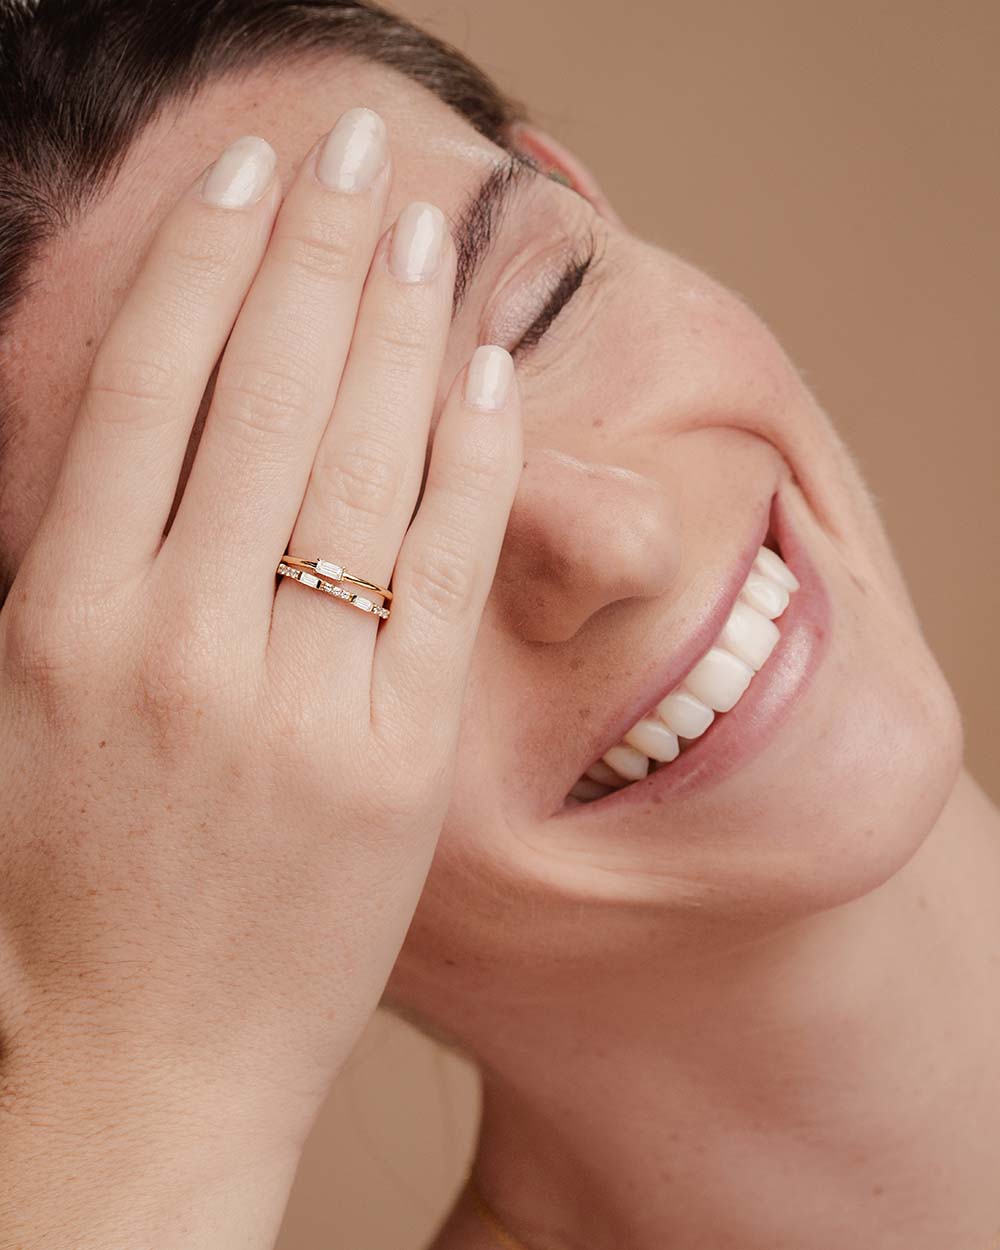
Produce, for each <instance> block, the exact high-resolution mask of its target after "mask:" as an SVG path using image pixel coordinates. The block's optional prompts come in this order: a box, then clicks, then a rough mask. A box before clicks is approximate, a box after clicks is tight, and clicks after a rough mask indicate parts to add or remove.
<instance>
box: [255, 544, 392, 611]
mask: <svg viewBox="0 0 1000 1250" xmlns="http://www.w3.org/2000/svg"><path fill="white" fill-rule="evenodd" d="M277 573H278V575H279V576H280V577H290V578H292V580H293V581H297V582H301V583H302V584H303V585H304V586H310V587H312V589H313V590H321V591H323V592H324V593H325V594H328V595H332V596H333V597H334V598H335V599H343V600H344V602H345V603H349V604H351V605H352V606H353V607H355V608H359V609H360V610H361V611H362V612H369V613H371V614H372V615H373V616H378V617H381V618H382V620H384V621H387V620H388V619H389V615H390V613H391V611H392V609H391V608H386V607H382V606H381V605H380V604H377V603H375V602H373V601H372V600H371V599H368V598H365V597H363V596H361V595H358V594H357V593H355V592H354V591H352V590H348V589H347V588H346V587H344V586H340V585H338V584H337V583H339V582H353V583H354V584H355V585H356V586H362V587H364V588H365V589H366V590H371V591H373V592H374V593H375V594H377V595H381V596H382V597H383V598H384V599H392V591H391V590H388V589H386V588H385V587H383V586H379V585H377V584H376V583H375V582H369V581H366V580H365V579H364V578H362V577H355V576H354V575H353V574H352V573H347V572H346V571H345V570H344V568H343V566H342V565H339V564H333V563H331V562H330V561H329V560H303V559H300V558H299V557H298V556H289V555H286V556H284V557H283V559H282V560H281V562H280V564H279V565H278V568H277Z"/></svg>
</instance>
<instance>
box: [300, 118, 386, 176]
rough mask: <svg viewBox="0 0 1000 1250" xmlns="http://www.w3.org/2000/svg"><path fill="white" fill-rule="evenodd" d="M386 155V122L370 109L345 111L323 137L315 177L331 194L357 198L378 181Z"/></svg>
mask: <svg viewBox="0 0 1000 1250" xmlns="http://www.w3.org/2000/svg"><path fill="white" fill-rule="evenodd" d="M386 154H387V145H386V131H385V122H384V121H383V120H382V118H381V117H379V115H378V113H374V112H372V110H371V109H363V108H362V109H348V110H347V112H346V113H345V114H344V115H343V117H341V119H340V121H339V122H337V124H336V126H334V128H333V129H332V130H331V131H330V133H329V134H328V135H327V136H326V140H325V141H324V143H323V146H322V147H321V148H320V151H319V156H318V157H317V160H316V177H317V178H319V180H320V182H322V183H323V184H324V186H327V187H329V188H330V189H331V190H332V191H348V192H352V193H353V194H355V195H357V194H359V193H360V192H362V191H367V190H368V188H369V187H370V186H371V185H372V183H373V182H374V181H375V179H376V178H377V177H378V175H379V173H380V172H381V170H382V167H383V165H384V164H385V160H386Z"/></svg>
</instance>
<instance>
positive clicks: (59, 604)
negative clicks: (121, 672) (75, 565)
mask: <svg viewBox="0 0 1000 1250" xmlns="http://www.w3.org/2000/svg"><path fill="white" fill-rule="evenodd" d="M122 616H123V609H122V606H121V604H120V603H119V601H118V600H117V599H116V598H115V597H114V596H112V595H110V594H108V593H105V592H103V591H100V590H98V589H97V588H94V589H93V590H91V591H87V590H82V589H79V588H77V589H75V590H74V592H73V593H72V594H70V593H68V592H67V591H66V590H64V589H62V588H61V587H60V584H59V582H58V579H55V580H54V582H53V584H52V585H51V586H45V587H43V592H42V593H36V594H34V595H33V596H30V597H29V596H28V595H27V594H26V593H25V594H24V595H23V597H21V596H19V597H18V599H17V600H16V601H12V602H10V603H8V604H7V606H6V607H5V610H4V613H3V622H4V626H3V654H4V663H5V666H6V668H7V671H8V672H9V673H10V674H11V675H12V676H13V678H14V680H15V681H17V682H18V683H19V684H20V685H23V686H27V687H30V688H33V689H35V690H44V691H47V692H49V694H50V695H54V694H59V693H60V692H63V693H69V692H70V691H72V690H74V689H76V688H78V687H79V686H80V685H81V683H82V682H83V680H84V678H85V675H86V674H88V673H89V672H90V671H91V669H92V668H93V666H94V663H95V661H97V662H99V660H100V657H102V656H106V654H107V652H108V639H109V637H110V636H111V631H112V629H113V628H114V627H115V625H116V623H119V624H120V622H121V619H122Z"/></svg>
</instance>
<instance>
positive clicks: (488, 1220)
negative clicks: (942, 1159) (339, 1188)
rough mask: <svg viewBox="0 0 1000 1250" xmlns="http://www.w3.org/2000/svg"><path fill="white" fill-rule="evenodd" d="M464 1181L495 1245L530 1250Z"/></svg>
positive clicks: (994, 1245) (993, 1245)
mask: <svg viewBox="0 0 1000 1250" xmlns="http://www.w3.org/2000/svg"><path fill="white" fill-rule="evenodd" d="M465 1179H466V1185H467V1187H468V1190H469V1193H470V1194H471V1196H472V1202H473V1205H474V1206H475V1208H476V1212H477V1214H478V1215H479V1218H480V1219H481V1220H482V1221H483V1223H484V1224H485V1225H486V1227H487V1228H488V1229H489V1230H490V1232H491V1233H492V1234H493V1236H494V1237H495V1238H496V1240H497V1243H498V1244H499V1245H501V1246H503V1247H504V1250H530V1247H529V1246H526V1245H525V1244H524V1242H523V1241H518V1240H517V1238H516V1237H515V1236H514V1234H513V1233H512V1232H510V1230H509V1229H508V1228H507V1227H506V1226H505V1225H504V1224H502V1223H501V1221H500V1217H499V1216H498V1215H497V1213H496V1212H495V1211H494V1210H493V1208H492V1207H491V1206H490V1204H489V1203H488V1202H487V1201H486V1199H485V1198H484V1197H483V1195H482V1191H481V1190H480V1188H479V1186H478V1185H477V1184H476V1179H475V1177H474V1176H473V1174H472V1173H471V1172H470V1173H469V1175H468V1176H467V1177H466V1178H465ZM983 1250H1000V1233H998V1234H997V1235H996V1236H995V1237H994V1238H993V1239H992V1240H991V1241H990V1243H989V1245H988V1246H984V1247H983Z"/></svg>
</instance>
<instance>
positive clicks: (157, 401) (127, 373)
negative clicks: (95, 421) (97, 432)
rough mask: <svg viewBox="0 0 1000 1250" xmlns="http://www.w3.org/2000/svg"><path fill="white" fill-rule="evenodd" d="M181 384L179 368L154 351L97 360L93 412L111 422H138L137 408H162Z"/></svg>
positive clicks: (92, 386)
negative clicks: (178, 377) (158, 356)
mask: <svg viewBox="0 0 1000 1250" xmlns="http://www.w3.org/2000/svg"><path fill="white" fill-rule="evenodd" d="M176 385H177V371H176V367H175V366H172V365H171V364H168V363H167V360H166V358H161V359H158V358H157V357H156V355H155V354H154V353H152V352H150V353H146V354H142V355H139V354H136V355H133V356H123V357H116V358H112V359H103V358H102V357H101V356H98V358H97V360H95V362H94V366H93V369H92V370H91V375H90V384H89V386H88V388H87V389H88V392H89V398H90V400H91V401H96V402H94V403H92V408H91V411H92V412H94V413H96V415H97V416H99V417H100V418H101V419H104V420H108V421H111V422H115V421H121V420H128V421H130V422H131V421H134V420H135V418H136V410H137V409H144V408H149V409H151V410H153V411H154V412H155V411H160V410H162V409H163V408H164V407H165V406H166V405H167V404H168V403H169V402H170V400H171V397H172V396H173V394H174V391H175V388H176Z"/></svg>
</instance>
